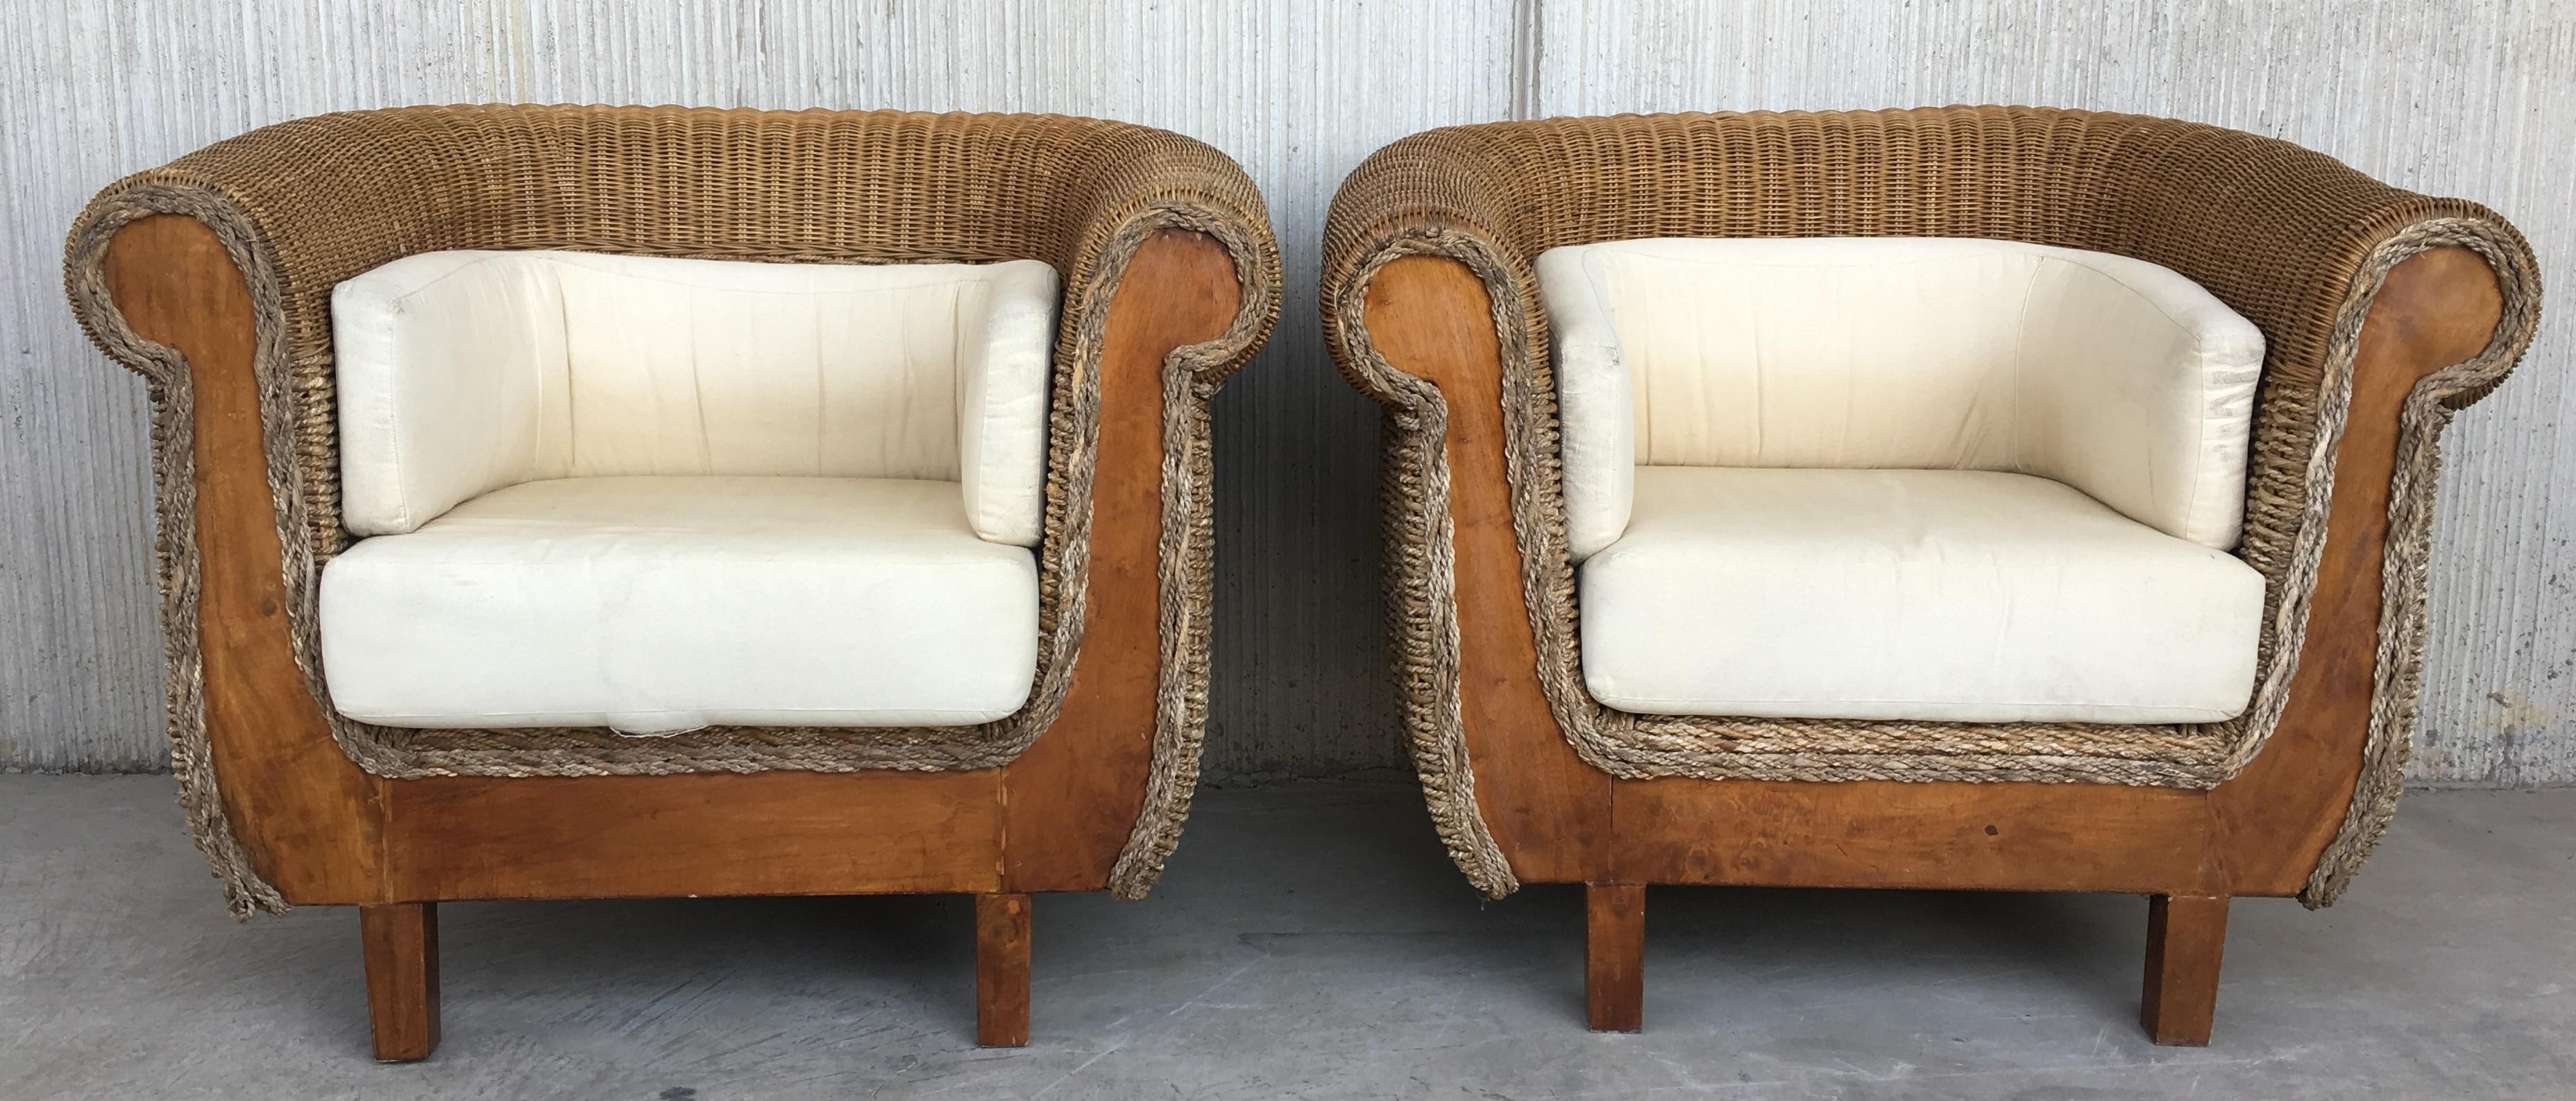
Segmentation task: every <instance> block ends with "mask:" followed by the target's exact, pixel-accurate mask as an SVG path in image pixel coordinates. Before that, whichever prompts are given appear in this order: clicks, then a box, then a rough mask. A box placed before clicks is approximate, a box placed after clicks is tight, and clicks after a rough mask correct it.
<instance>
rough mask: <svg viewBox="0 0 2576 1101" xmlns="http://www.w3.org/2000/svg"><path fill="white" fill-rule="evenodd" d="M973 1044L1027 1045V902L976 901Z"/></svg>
mask: <svg viewBox="0 0 2576 1101" xmlns="http://www.w3.org/2000/svg"><path fill="white" fill-rule="evenodd" d="M975 1042H976V1043H978V1044H981V1045H983V1046H985V1047H1026V1046H1028V1042H1029V896H1027V895H1013V894H989V895H976V896H975Z"/></svg>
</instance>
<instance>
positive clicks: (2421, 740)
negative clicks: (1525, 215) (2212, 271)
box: [1534, 0, 2576, 786]
mask: <svg viewBox="0 0 2576 1101" xmlns="http://www.w3.org/2000/svg"><path fill="white" fill-rule="evenodd" d="M1538 3H1539V4H1540V31H1539V34H1538V43H1539V55H1538V58H1537V74H1536V79H1535V82H1534V84H1535V88H1536V94H1535V101H1536V103H1537V109H1538V110H1539V112H1541V113H1544V114H1607V113H1615V112H1620V111H1676V110H1751V109H1759V108H1774V109H1790V108H1844V107H1901V106H1915V105H1922V104H1947V103H2035V104H2049V105H2057V106H2080V107H2091V108H2097V109H2103V110H2117V111H2136V112H2142V113H2146V114H2156V115H2170V116H2173V117H2177V118H2187V119H2194V120H2198V121H2202V122H2212V123H2217V124H2219V125H2222V126H2233V127H2238V128H2240V129H2245V130H2251V131H2254V132H2256V133H2260V134H2269V135H2272V136H2274V137H2279V138H2284V139H2287V140H2290V141H2294V142H2297V143H2299V144H2301V145H2306V146H2309V147H2311V148H2314V149H2319V150H2323V151H2325V152H2327V153H2330V154H2333V155H2334V156H2336V157H2338V158H2341V159H2342V160H2344V161H2346V162H2348V163H2350V164H2352V165H2353V166H2354V167H2356V168H2359V169H2361V170H2362V171H2364V172H2368V173H2370V174H2372V175H2375V176H2378V177H2379V178H2381V179H2384V180H2388V181H2390V182H2392V183H2395V184H2397V185H2399V186H2402V187H2407V188H2412V189H2414V190H2418V191H2425V192H2430V193H2433V194H2447V195H2461V196H2466V197H2469V198H2473V199H2477V200H2479V201H2481V202H2484V203H2486V204H2488V205H2490V206H2493V207H2495V208H2496V209H2497V210H2499V211H2502V212H2503V213H2504V215H2505V216H2506V217H2508V218H2511V219H2513V220H2514V221H2515V223H2516V224H2518V225H2520V226H2521V227H2522V229H2523V231H2524V232H2525V233H2526V234H2528V235H2529V236H2530V238H2531V241H2532V245H2533V247H2534V248H2535V249H2536V250H2537V251H2538V252H2539V254H2540V258H2541V265H2542V270H2543V276H2544V279H2546V280H2547V281H2549V282H2551V283H2554V284H2555V286H2554V287H2553V292H2554V293H2555V294H2557V295H2558V296H2559V299H2558V302H2559V304H2558V305H2556V306H2554V307H2552V309H2550V310H2549V311H2548V312H2547V315H2546V316H2545V317H2544V320H2543V325H2542V329H2541V334H2540V337H2539V339H2538V341H2537V342H2535V343H2534V344H2533V346H2532V351H2531V355H2530V358H2529V359H2528V360H2527V361H2526V362H2525V363H2524V364H2523V366H2522V368H2521V372H2520V374H2519V375H2518V376H2517V377H2516V378H2515V379H2514V380H2513V381H2512V382H2511V383H2510V384H2508V385H2506V386H2505V387H2504V388H2503V389H2502V390H2501V391H2499V392H2497V393H2496V394H2495V395H2494V396H2492V397H2490V398H2488V399H2487V400H2486V401H2484V402H2482V403H2480V404H2478V405H2477V406H2475V407H2472V408H2471V409H2470V410H2469V411H2467V412H2466V413H2463V414H2462V415H2461V416H2460V419H2459V420H2458V421H2457V422H2456V423H2455V424H2454V425H2453V427H2452V429H2451V432H2450V434H2449V435H2448V436H2447V437H2446V440H2447V442H2448V445H2449V446H2448V447H2447V448H2446V451H2447V454H2448V462H2447V466H2446V469H2445V470H2444V473H2443V477H2442V489H2441V497H2440V506H2439V515H2440V522H2439V534H2438V536H2437V537H2436V544H2435V557H2434V567H2433V571H2432V582H2431V584H2432V594H2431V609H2430V613H2429V619H2430V625H2429V626H2430V632H2429V635H2430V637H2429V642H2428V649H2429V654H2430V657H2429V659H2428V660H2427V662H2426V663H2425V670H2424V710H2423V720H2422V723H2421V728H2420V730H2419V732H2418V734H2417V738H2416V746H2417V753H2416V757H2415V762H2414V765H2413V769H2412V775H2413V776H2414V777H2415V778H2416V779H2417V780H2419V781H2427V782H2441V783H2463V784H2478V785H2503V786H2519V785H2525V784H2544V783H2549V784H2560V783H2576V738H2571V735H2570V730H2571V723H2576V676H2571V671H2576V588H2571V585H2576V578H2571V576H2570V573H2571V570H2576V548H2571V546H2570V539H2571V537H2576V444H2570V443H2569V442H2568V441H2567V440H2566V438H2565V437H2563V436H2562V435H2561V434H2560V433H2559V432H2558V426H2559V424H2560V423H2561V422H2562V421H2563V420H2565V418H2566V416H2567V414H2568V413H2569V412H2570V403H2571V402H2576V388H2571V387H2569V386H2568V384H2567V381H2568V380H2567V373H2568V368H2569V366H2570V359H2571V343H2576V309H2570V308H2568V307H2567V306H2566V305H2565V304H2564V303H2565V295H2566V294H2567V293H2568V283H2569V279H2568V277H2567V275H2566V274H2565V272H2566V271H2567V269H2566V268H2565V267H2564V266H2563V258H2565V257H2567V256H2569V255H2571V254H2576V124H2571V122H2570V121H2569V120H2570V119H2576V6H2571V5H2568V4H2565V3H2557V2H2552V0H2520V2H2516V0H2451V2H2437V3H2427V2H2424V0H2332V2H2327V3H2315V4H2230V3H2151V2H2139V0H2126V2H2109V3H2096V4H2062V3H2052V2H2048V0H1939V2H1928V3H1898V2H1892V0H1891V2H1874V3H1852V4H1827V3H1815V2H1804V0H1748V2H1745V3H1740V4H1714V5H1713V4H1702V3H1697V2H1695V0H1538Z"/></svg>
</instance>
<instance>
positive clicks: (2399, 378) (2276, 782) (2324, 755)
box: [2210, 248, 2504, 895]
mask: <svg viewBox="0 0 2576 1101" xmlns="http://www.w3.org/2000/svg"><path fill="white" fill-rule="evenodd" d="M2503 309H2504V299H2503V295H2502V293H2501V292H2500V291H2499V290H2498V289H2497V287H2496V281H2495V272H2494V271H2493V270H2491V269H2489V268H2488V267H2487V263H2486V261H2485V260H2484V259H2483V258H2481V257H2479V256H2478V254H2476V253H2474V252H2470V251H2469V250H2467V249H2462V248H2442V249H2435V250H2432V251H2430V252H2426V253H2423V254H2421V255H2419V256H2416V257H2415V258H2413V259H2411V260H2408V261H2406V262H2405V263H2403V264H2399V265H2398V266H2397V268H2396V269H2395V270H2393V271H2391V272H2389V273H2388V281H2387V283H2386V284H2385V285H2384V286H2383V287H2382V288H2381V289H2380V292H2379V298H2378V300H2377V301H2376V302H2374V303H2373V304H2372V306H2371V310H2370V316H2369V317H2368V319H2366V320H2365V321H2364V322H2363V325H2362V330H2361V347H2360V350H2359V354H2358V355H2357V356H2356V358H2355V361H2354V364H2353V383H2352V408H2351V412H2350V415H2349V418H2348V420H2347V422H2346V426H2345V428H2344V435H2343V443H2342V446H2341V447H2340V448H2338V449H2337V451H2336V455H2335V484H2334V511H2333V515H2332V519H2331V521H2330V522H2329V525H2328V527H2327V534H2326V547H2325V557H2324V560H2323V562H2322V564H2321V565H2320V566H2319V568H2318V578H2317V595H2316V603H2315V605H2314V606H2313V607H2311V608H2310V609H2309V612H2308V640H2307V648H2306V649H2305V650H2302V651H2301V652H2300V654H2299V670H2298V674H2297V676H2296V677H2295V679H2293V680H2292V681H2291V686H2290V703H2289V708H2288V710H2286V711H2285V712H2283V713H2282V716H2281V725H2280V728H2279V729H2278V730H2275V731H2274V732H2273V734H2272V740H2271V742H2270V744H2269V745H2267V746H2266V747H2265V748H2264V751H2263V754H2262V756H2260V757H2257V758H2255V759H2254V761H2253V762H2252V763H2251V764H2249V765H2247V766H2246V769H2245V771H2244V772H2243V773H2241V774H2239V775H2238V776H2237V778H2236V779H2235V780H2233V781H2231V782H2229V783H2227V784H2226V785H2224V786H2221V787H2220V788H2219V789H2218V790H2217V791H2216V792H2215V793H2213V795H2212V799H2211V808H2210V811H2211V816H2212V818H2213V821H2214V825H2215V828H2216V831H2217V833H2218V835H2219V837H2220V839H2221V841H2222V843H2223V844H2224V845H2225V847H2226V851H2227V864H2228V867H2229V870H2230V881H2231V882H2230V886H2229V888H2228V889H2227V890H2226V891H2225V892H2223V893H2228V894H2244V895H2289V894H2296V893H2298V891H2299V889H2300V888H2301V887H2302V886H2304V885H2305V884H2306V882H2307V878H2308V872H2309V871H2310V869H2313V868H2315V867H2316V863H2317V856H2318V854H2319V853H2321V852H2323V851H2324V850H2325V846H2326V843H2327V842H2329V841H2331V840H2333V838H2334V835H2335V832H2336V830H2337V829H2339V828H2340V827H2341V826H2342V823H2343V817H2344V811H2345V809H2346V808H2347V807H2349V806H2350V805H2351V803H2352V787H2353V782H2354V780H2355V778H2356V777H2358V776H2359V775H2360V772H2361V764H2362V757H2361V754H2362V747H2363V743H2364V741H2365V740H2366V739H2367V738H2368V736H2369V733H2370V696H2371V682H2372V679H2373V677H2374V675H2375V674H2376V672H2377V668H2378V657H2379V609H2380V584H2379V582H2380V569H2381V564H2382V558H2383V554H2382V551H2383V548H2384V546H2385V544H2386V541H2387V537H2388V493H2389V484H2388V480H2389V477H2390V475H2391V474H2392V472H2394V471H2395V469H2396V463H2397V429H2398V423H2397V422H2398V413H2399V412H2400V410H2402V409H2403V408H2404V406H2405V403H2406V395H2407V393H2408V392H2410V391H2412V390H2413V389H2414V388H2415V384H2416V383H2417V382H2419V381H2421V380H2422V379H2423V377H2424V376H2425V375H2428V374H2431V373H2432V372H2434V371H2436V370H2439V369H2441V368H2443V367H2447V366H2450V365H2452V364H2454V363H2460V362H2463V361H2465V360H2468V359H2470V358H2472V357H2474V356H2476V355H2477V354H2478V353H2479V352H2481V351H2484V350H2485V349H2486V345H2487V340H2488V338H2489V336H2490V335H2491V334H2493V333H2494V332H2495V327H2496V321H2497V319H2498V318H2499V317H2500V316H2501V315H2502V313H2503ZM2398 736H2399V737H2405V736H2406V732H2402V731H2401V732H2400V733H2399V734H2398Z"/></svg>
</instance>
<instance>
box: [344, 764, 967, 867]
mask: <svg viewBox="0 0 2576 1101" xmlns="http://www.w3.org/2000/svg"><path fill="white" fill-rule="evenodd" d="M998 783H999V773H998V772H997V771H996V770H993V769H981V770H977V771H973V772H884V771H875V772H852V773H816V772H763V773H756V774H753V775H749V776H735V775H730V774H723V773H709V774H698V775H687V776H550V777H519V778H495V777H479V776H477V777H448V778H439V779H431V780H396V781H390V782H388V784H387V789H388V792H387V794H388V797H389V800H390V807H391V811H392V814H391V817H390V820H389V821H388V823H387V826H386V854H385V860H386V867H387V868H388V869H390V871H391V872H392V874H393V878H394V883H393V885H392V888H391V889H392V891H393V893H394V894H395V896H396V897H398V898H402V899H406V900H435V899H472V898H612V897H642V898H651V897H661V896H670V895H820V894H884V893H893V892H906V891H938V892H946V891H990V890H993V889H995V888H996V887H997V886H999V885H1000V882H1001V860H1000V855H1001V840H1002V839H1001V816H1000V814H999V813H998V812H999V796H998V794H997V793H998Z"/></svg>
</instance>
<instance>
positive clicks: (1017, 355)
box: [331, 252, 1056, 546]
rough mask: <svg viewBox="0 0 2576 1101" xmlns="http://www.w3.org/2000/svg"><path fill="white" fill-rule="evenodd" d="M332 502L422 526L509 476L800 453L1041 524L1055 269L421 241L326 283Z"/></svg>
mask: <svg viewBox="0 0 2576 1101" xmlns="http://www.w3.org/2000/svg"><path fill="white" fill-rule="evenodd" d="M331 306H332V324H333V327H334V333H333V343H334V352H335V354H336V356H337V357H338V378H339V401H340V465H341V511H342V521H343V523H345V524H346V525H347V526H348V528H349V530H350V531H352V532H354V533H356V534H359V535H381V534H395V533H400V532H408V531H412V530H415V529H417V528H418V527H419V526H420V525H422V524H424V523H427V522H428V521H430V520H431V519H433V518H435V517H437V516H438V515H439V514H441V513H444V512H446V511H447V510H448V509H450V508H452V507H454V506H455V505H457V504H458V503H460V502H462V501H465V500H467V499H470V498H472V497H475V496H477V495H479V494H482V493H486V492H490V491H491V490H494V489H498V488H501V487H503V486H508V485H514V484H517V483H520V482H528V481H536V480H540V479H547V478H565V477H609V476H620V475H656V474H660V475H795V476H821V477H842V478H906V479H927V480H937V481H950V482H958V483H960V489H959V492H960V493H961V494H962V496H963V500H964V503H965V507H966V512H967V517H968V519H969V520H970V521H971V522H972V524H973V527H974V530H975V532H976V533H977V534H978V535H979V536H981V537H982V538H985V539H988V540H992V541H994V542H1002V543H1013V544H1018V545H1021V546H1031V545H1035V544H1036V543H1037V541H1038V535H1039V528H1040V525H1041V523H1042V520H1043V510H1044V506H1045V488H1044V483H1045V465H1046V415H1047V405H1048V400H1047V367H1048V361H1049V358H1050V352H1051V350H1052V348H1053V345H1054V340H1055V310H1056V275H1055V271H1054V269H1052V268H1050V267H1048V266H1047V265H1046V264H1044V263H1041V262H1039V261H1035V260H1014V261H1009V262H1007V263H999V264H900V265H895V264H887V265H859V264H766V263H750V262H737V261H716V260H683V259H672V258H667V257H652V256H607V255H597V254H591V253H574V252H437V253H424V254H421V255H417V256H410V257H405V258H403V259H401V260H397V261H394V262H393V263H390V264H386V265H384V266H383V267H380V268H377V269H375V270H373V271H369V272H367V273H365V274H363V275H360V276H358V277H357V278H354V279H351V280H349V281H348V282H345V283H342V284H341V285H340V286H339V287H338V289H337V290H336V291H335V292H334V294H333V296H332V302H331Z"/></svg>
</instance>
